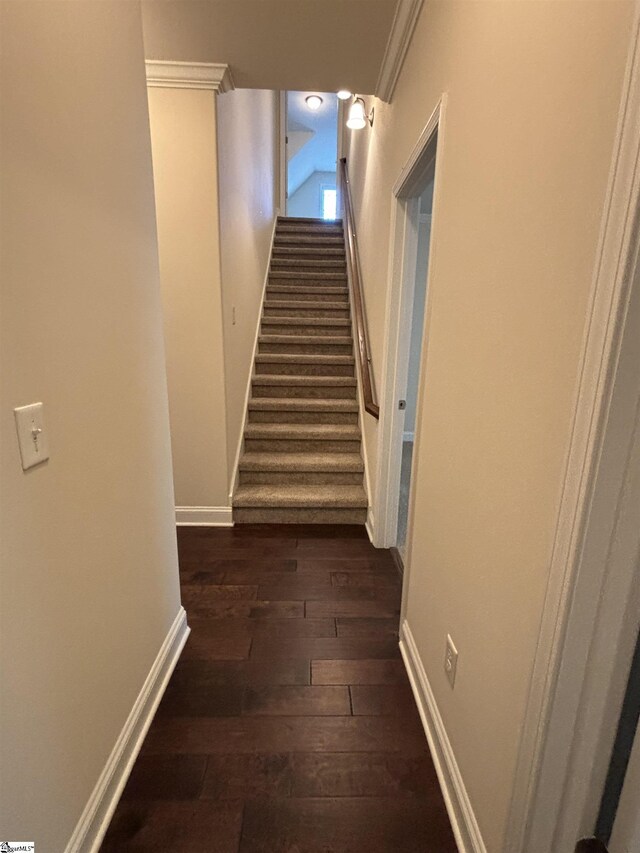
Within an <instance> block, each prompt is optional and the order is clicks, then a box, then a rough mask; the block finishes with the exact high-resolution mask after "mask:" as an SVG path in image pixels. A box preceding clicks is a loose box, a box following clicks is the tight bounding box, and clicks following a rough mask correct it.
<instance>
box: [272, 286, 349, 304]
mask: <svg viewBox="0 0 640 853" xmlns="http://www.w3.org/2000/svg"><path fill="white" fill-rule="evenodd" d="M283 300H284V301H287V300H293V301H294V302H342V303H345V304H346V303H347V302H348V301H349V291H348V290H347V288H346V287H322V286H318V287H314V286H313V285H312V286H304V285H297V286H296V285H295V284H294V285H290V284H269V285H267V290H266V293H265V305H266V304H268V303H269V302H273V301H276V302H278V301H280V302H281V301H283Z"/></svg>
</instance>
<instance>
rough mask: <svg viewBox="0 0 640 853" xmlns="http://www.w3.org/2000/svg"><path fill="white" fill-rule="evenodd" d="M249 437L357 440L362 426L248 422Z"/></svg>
mask: <svg viewBox="0 0 640 853" xmlns="http://www.w3.org/2000/svg"><path fill="white" fill-rule="evenodd" d="M244 434H245V436H246V437H247V438H302V439H314V438H317V439H332V440H334V441H342V440H344V441H357V440H359V439H360V428H359V427H358V425H357V424H286V423H285V424H280V423H278V424H247V426H246V427H245V433H244Z"/></svg>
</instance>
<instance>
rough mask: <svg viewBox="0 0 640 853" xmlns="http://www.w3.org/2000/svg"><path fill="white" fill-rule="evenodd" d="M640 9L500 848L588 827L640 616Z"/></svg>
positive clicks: (531, 847) (550, 841) (526, 848)
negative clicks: (639, 469) (636, 454)
mask: <svg viewBox="0 0 640 853" xmlns="http://www.w3.org/2000/svg"><path fill="white" fill-rule="evenodd" d="M638 8H639V7H638V4H637V3H636V14H635V17H634V25H633V31H632V36H631V45H630V51H629V59H628V64H627V71H626V75H625V81H624V85H623V90H622V100H621V106H620V114H619V121H618V128H617V133H616V137H615V141H614V147H613V158H612V165H611V172H610V179H609V185H608V189H607V195H606V199H605V205H604V211H603V218H602V226H601V235H600V241H599V246H598V251H597V256H596V263H595V268H594V278H593V288H592V296H591V304H590V310H589V317H588V322H587V328H586V332H585V338H584V344H583V355H582V360H581V370H580V376H579V383H578V391H577V395H576V401H575V412H574V423H573V432H572V438H571V443H570V448H569V453H568V458H567V465H566V471H565V479H564V486H563V492H562V500H561V504H560V510H559V515H558V518H557V523H556V535H555V541H554V547H553V553H552V557H551V567H550V573H549V580H548V585H547V593H546V599H545V605H544V611H543V615H542V620H541V628H540V634H539V638H538V647H537V651H536V656H535V660H534V666H533V673H532V677H531V682H530V688H529V699H528V706H527V712H526V716H525V721H524V726H523V731H522V736H521V742H520V750H519V755H518V762H517V766H516V775H515V782H514V788H513V796H512V802H511V809H510V815H509V822H508V828H507V836H506V840H505V844H504V848H503V850H504V851H505V853H506V851H509V853H540V851H553V853H556V851H558V853H571V851H572V850H573V847H574V845H575V842H576V840H577V839H578V838H579V837H580V836H581V835H589V834H590V833H591V832H592V831H593V826H594V824H595V818H596V814H597V808H598V803H599V798H600V795H601V792H602V788H603V783H604V778H605V774H606V770H607V764H608V758H609V755H610V749H611V744H612V742H613V736H614V734H615V724H616V720H617V714H618V711H619V708H620V702H621V699H622V695H623V692H624V683H625V681H626V677H627V674H628V668H629V664H630V660H631V654H632V652H633V642H634V640H635V637H634V636H633V634H634V631H635V630H637V627H638V618H639V612H640V610H639V607H638V600H639V597H640V590H639V589H638V586H639V580H640V579H639V578H638V572H637V568H636V558H637V548H638V546H639V542H638V527H639V524H638V507H640V500H638V495H637V493H636V495H635V500H636V505H635V506H633V501H631V502H630V500H629V494H630V492H629V488H630V485H629V484H630V482H633V481H632V480H631V481H630V480H629V479H628V477H629V476H630V474H632V473H633V472H632V471H631V469H630V466H631V456H630V454H631V453H632V449H631V448H632V446H633V441H634V429H635V419H636V418H637V405H638V395H639V393H640V334H639V332H638V325H639V324H638V316H637V311H636V312H635V314H634V316H630V315H629V314H628V311H629V305H630V298H631V294H632V293H633V294H634V300H635V301H637V299H638V298H640V296H639V295H638V293H637V289H638V287H639V286H640V285H639V284H638V279H639V278H640V274H638V269H637V260H638V257H637V256H638V248H639V247H640V229H639V222H638V210H639V206H640V17H639V15H638ZM635 462H636V464H637V460H635ZM637 479H638V478H637V476H636V485H635V486H634V488H637ZM629 503H631V506H629ZM631 507H633V512H631V511H630V510H631ZM633 516H635V518H634V517H633ZM634 549H635V552H634ZM631 638H633V639H631Z"/></svg>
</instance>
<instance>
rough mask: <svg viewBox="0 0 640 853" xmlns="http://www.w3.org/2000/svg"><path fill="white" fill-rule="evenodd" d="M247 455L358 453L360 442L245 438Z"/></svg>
mask: <svg viewBox="0 0 640 853" xmlns="http://www.w3.org/2000/svg"><path fill="white" fill-rule="evenodd" d="M244 449H245V451H246V452H247V453H360V441H359V440H358V441H332V440H331V439H324V438H314V439H311V438H245V440H244Z"/></svg>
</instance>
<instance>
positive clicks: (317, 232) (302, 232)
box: [276, 225, 343, 239]
mask: <svg viewBox="0 0 640 853" xmlns="http://www.w3.org/2000/svg"><path fill="white" fill-rule="evenodd" d="M293 236H302V237H308V236H313V237H342V236H343V231H342V228H340V227H339V226H337V225H323V226H320V227H318V226H317V225H278V226H276V239H277V238H278V237H293Z"/></svg>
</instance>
